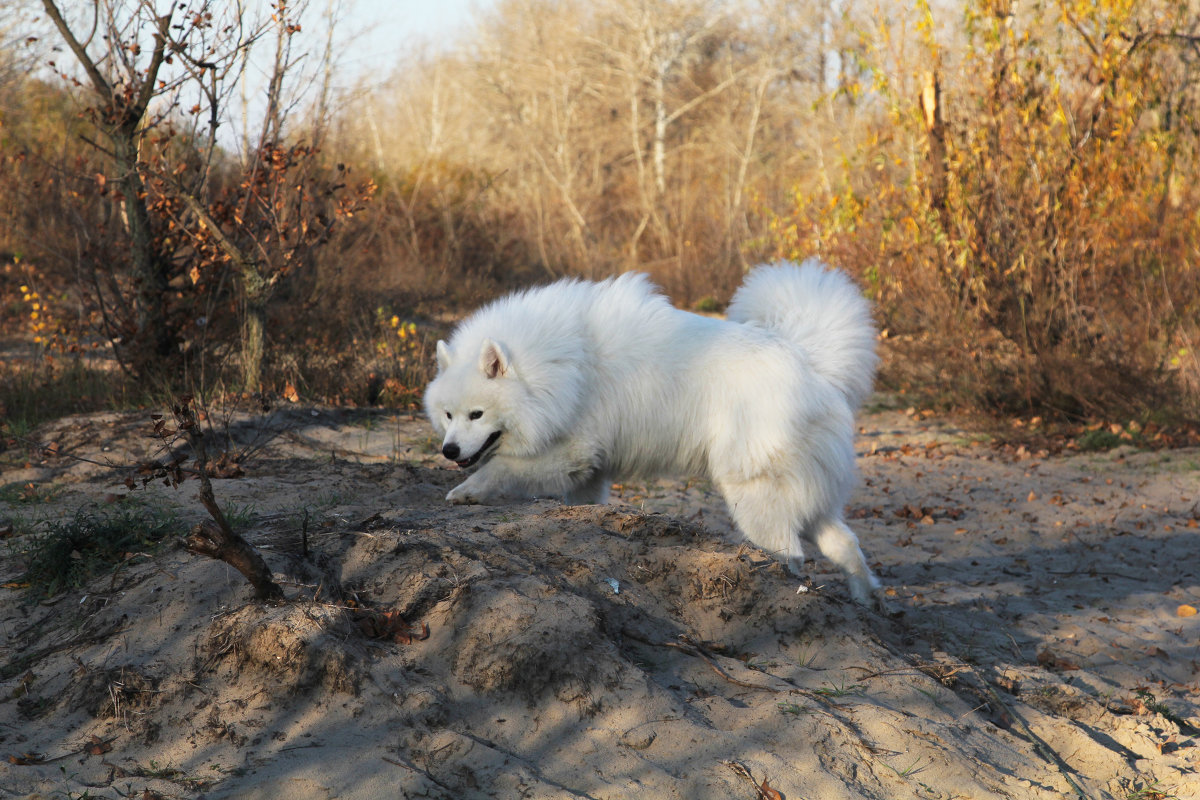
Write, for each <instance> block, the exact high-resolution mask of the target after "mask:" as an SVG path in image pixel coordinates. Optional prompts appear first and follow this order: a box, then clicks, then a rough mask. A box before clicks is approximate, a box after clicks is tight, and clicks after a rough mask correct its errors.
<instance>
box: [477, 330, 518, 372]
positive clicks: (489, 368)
mask: <svg viewBox="0 0 1200 800" xmlns="http://www.w3.org/2000/svg"><path fill="white" fill-rule="evenodd" d="M510 368H511V365H510V364H509V361H508V354H507V353H505V352H504V348H503V347H501V346H500V345H499V344H497V343H496V342H493V341H492V340H491V339H484V340H483V347H482V348H480V350H479V371H480V372H482V373H483V376H484V377H485V378H487V379H489V380H491V379H492V378H496V377H499V376H500V375H507V374H508V371H509V369H510Z"/></svg>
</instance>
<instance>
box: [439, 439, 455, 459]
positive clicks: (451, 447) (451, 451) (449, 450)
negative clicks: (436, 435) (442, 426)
mask: <svg viewBox="0 0 1200 800" xmlns="http://www.w3.org/2000/svg"><path fill="white" fill-rule="evenodd" d="M442 455H444V456H445V457H446V458H448V459H450V460H451V461H458V455H459V450H458V445H456V444H454V443H453V442H447V443H446V444H444V445H442Z"/></svg>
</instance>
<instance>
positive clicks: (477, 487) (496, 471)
mask: <svg viewBox="0 0 1200 800" xmlns="http://www.w3.org/2000/svg"><path fill="white" fill-rule="evenodd" d="M498 461H500V459H499V458H493V459H492V460H491V461H489V462H488V463H486V464H484V465H483V466H482V467H480V468H479V469H478V470H477V471H476V472H475V473H473V474H472V475H470V476H469V477H468V478H467V479H466V480H465V481H463V482H462V483H460V484H459V485H458V486H455V487H454V488H453V489H451V490H450V493H449V494H447V495H446V499H447V500H449V501H450V502H451V503H458V504H475V505H488V504H490V503H494V502H496V501H497V500H501V499H504V498H506V497H510V496H511V495H512V493H513V487H512V480H511V473H509V472H508V471H507V470H505V469H504V466H503V464H502V463H501V464H498V463H497V462H498Z"/></svg>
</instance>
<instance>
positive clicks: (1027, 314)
mask: <svg viewBox="0 0 1200 800" xmlns="http://www.w3.org/2000/svg"><path fill="white" fill-rule="evenodd" d="M1184 5H1185V4H1172V3H1168V2H1165V0H1164V2H1147V3H1131V2H1127V0H1091V1H1090V2H1068V1H1067V0H1045V1H1043V2H1037V3H1034V4H1032V7H1030V8H1028V9H1025V10H1024V11H1023V13H1022V15H1021V16H1019V17H1018V16H1016V15H1015V13H1014V11H1013V8H1012V7H1011V5H1010V3H1009V2H1008V0H974V2H971V3H969V4H968V12H967V33H968V41H967V47H966V50H965V56H964V57H963V59H962V62H961V63H960V64H956V65H955V66H954V67H953V68H952V69H951V68H948V67H943V66H941V63H940V62H941V51H940V50H939V48H938V45H937V43H936V41H935V39H934V34H933V31H934V29H935V28H934V25H933V20H932V14H931V12H930V9H929V7H928V6H927V5H926V6H923V8H922V11H923V15H924V18H923V24H922V26H921V32H922V34H921V38H922V40H923V47H924V49H925V52H926V55H927V61H928V63H929V64H930V65H931V69H930V70H929V72H927V73H926V74H925V75H924V76H922V77H921V79H920V80H919V82H918V83H916V84H915V85H913V84H909V85H908V86H905V85H903V84H902V82H900V81H899V80H898V79H897V78H895V76H894V75H890V74H888V72H887V70H886V69H885V68H884V65H882V64H881V63H878V61H877V62H876V63H874V64H872V65H871V66H872V70H873V71H872V72H871V75H872V78H873V80H874V83H873V86H872V87H871V89H870V90H869V93H873V96H875V97H878V98H879V99H881V100H882V101H883V102H884V103H885V104H886V107H887V113H886V115H885V116H884V118H883V119H882V120H881V123H880V124H878V125H877V126H876V127H875V128H874V129H873V130H872V134H871V136H870V137H868V138H867V139H866V141H865V142H864V143H863V144H862V145H861V146H860V147H859V148H858V149H857V150H856V151H854V152H851V153H849V154H848V155H847V158H846V161H845V166H844V169H843V171H842V174H841V176H840V184H839V185H837V186H835V187H833V189H832V190H831V191H829V192H826V193H823V194H812V193H810V194H804V193H801V194H799V195H798V197H797V210H796V212H795V214H794V215H792V216H789V217H784V218H780V219H778V220H777V221H776V232H777V235H778V237H779V239H780V241H781V242H782V249H783V250H784V251H785V252H789V253H791V254H803V253H804V252H807V251H810V250H818V251H822V252H824V253H825V254H826V255H827V256H828V257H830V258H831V259H832V260H835V261H840V262H842V263H845V264H848V265H851V266H853V267H855V268H856V269H857V270H858V271H859V272H860V274H861V275H862V276H863V278H864V280H865V281H866V283H867V284H868V285H869V287H870V290H871V291H872V292H873V293H874V294H875V296H876V297H877V299H878V302H879V307H880V313H881V315H882V317H883V320H882V323H883V326H884V328H885V329H886V330H887V332H888V335H889V342H890V345H889V349H890V350H891V353H890V355H891V356H892V358H891V359H890V360H889V362H888V363H890V365H891V367H890V369H889V376H890V378H891V379H892V380H893V381H895V382H896V383H898V384H900V385H902V386H907V387H910V388H919V387H926V389H925V391H924V393H925V394H928V395H934V396H936V397H937V399H940V400H942V401H943V402H947V403H952V404H964V405H970V406H975V407H983V408H988V409H993V410H997V411H1009V412H1011V411H1026V412H1030V411H1037V412H1038V413H1057V414H1058V415H1064V416H1110V417H1115V416H1117V415H1118V414H1120V415H1122V418H1127V416H1124V415H1128V414H1130V413H1133V414H1138V413H1140V414H1145V413H1148V412H1149V411H1150V410H1151V409H1153V408H1155V407H1156V406H1157V405H1159V404H1162V403H1169V404H1170V405H1171V406H1172V407H1174V408H1175V409H1176V410H1177V411H1179V412H1182V413H1183V414H1186V415H1194V414H1195V413H1196V411H1197V409H1198V408H1200V403H1198V400H1200V394H1198V391H1197V390H1198V388H1200V369H1198V363H1197V360H1196V357H1195V354H1194V352H1195V351H1194V346H1193V342H1194V341H1195V340H1196V337H1197V336H1198V335H1200V331H1198V330H1197V319H1198V318H1197V312H1198V311H1200V281H1198V280H1197V273H1196V270H1195V268H1194V267H1193V266H1192V260H1193V259H1194V253H1195V252H1196V247H1197V245H1198V244H1200V233H1198V229H1197V219H1200V217H1198V216H1197V215H1198V214H1200V194H1198V193H1197V191H1196V187H1195V186H1194V185H1192V183H1191V182H1190V181H1187V180H1185V179H1184V178H1183V177H1182V176H1185V175H1190V174H1194V173H1195V169H1196V166H1197V165H1196V155H1197V150H1198V147H1197V145H1198V133H1197V130H1196V129H1195V127H1194V126H1193V125H1191V124H1190V123H1188V122H1187V120H1188V119H1194V116H1193V115H1194V114H1195V112H1196V107H1197V101H1198V98H1200V92H1198V91H1197V83H1200V75H1197V74H1196V70H1195V68H1194V67H1192V66H1190V64H1188V63H1186V61H1185V59H1183V58H1182V55H1183V54H1182V51H1181V48H1182V47H1183V46H1184V44H1185V42H1186V40H1185V39H1183V38H1180V36H1178V35H1177V34H1176V33H1175V32H1176V31H1182V30H1183V25H1184V23H1185V22H1186V20H1185V18H1184V17H1185V14H1186V9H1185V8H1184ZM952 72H954V73H957V74H959V75H960V76H961V77H960V78H959V80H958V81H956V82H953V83H949V84H948V85H943V84H946V82H947V75H949V74H951V73H952ZM913 90H915V91H913ZM914 96H918V97H920V98H921V102H919V103H914V102H913V100H912V98H913V97H914Z"/></svg>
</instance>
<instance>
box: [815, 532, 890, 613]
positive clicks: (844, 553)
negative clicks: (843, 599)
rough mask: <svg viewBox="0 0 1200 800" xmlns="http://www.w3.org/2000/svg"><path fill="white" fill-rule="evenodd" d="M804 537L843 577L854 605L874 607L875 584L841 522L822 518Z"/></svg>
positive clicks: (877, 582) (856, 540) (869, 570)
mask: <svg viewBox="0 0 1200 800" xmlns="http://www.w3.org/2000/svg"><path fill="white" fill-rule="evenodd" d="M805 536H806V537H807V538H810V539H812V541H814V542H815V543H816V545H817V549H818V550H820V551H821V554H822V555H823V556H825V557H826V558H828V559H829V560H830V561H832V562H833V563H834V564H837V565H838V567H840V568H841V570H842V572H844V573H845V574H846V581H847V582H848V583H849V584H850V596H851V597H853V598H854V602H856V603H859V604H861V605H864V606H869V605H874V604H875V603H876V600H875V597H874V593H875V590H876V589H878V588H879V580H878V579H877V578H876V577H875V575H874V574H872V572H871V568H870V567H868V566H867V559H866V557H864V556H863V552H862V548H861V547H859V546H858V537H857V536H855V535H854V531H852V530H850V528H849V527H848V526H847V525H846V523H845V522H843V521H842V520H841V519H840V518H836V517H826V518H824V519H821V520H818V521H817V523H816V524H815V525H812V526H810V527H809V528H808V529H807V530H806V531H805Z"/></svg>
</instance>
